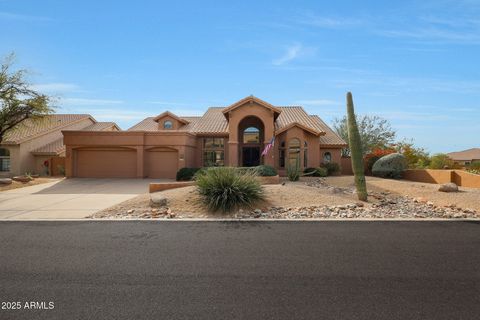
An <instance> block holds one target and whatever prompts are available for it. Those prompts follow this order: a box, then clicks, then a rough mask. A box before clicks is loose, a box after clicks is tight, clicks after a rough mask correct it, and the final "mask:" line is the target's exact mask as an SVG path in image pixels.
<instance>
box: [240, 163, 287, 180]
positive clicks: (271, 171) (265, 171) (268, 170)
mask: <svg viewBox="0 0 480 320" xmlns="http://www.w3.org/2000/svg"><path fill="white" fill-rule="evenodd" d="M236 169H237V170H238V171H239V172H240V173H254V174H256V175H258V176H260V177H273V176H276V175H277V174H278V173H277V170H275V168H274V167H272V166H269V165H260V166H256V167H238V168H236Z"/></svg>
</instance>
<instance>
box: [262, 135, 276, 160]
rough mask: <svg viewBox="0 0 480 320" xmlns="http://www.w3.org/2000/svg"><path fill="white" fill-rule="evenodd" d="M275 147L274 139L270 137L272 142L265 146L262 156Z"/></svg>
mask: <svg viewBox="0 0 480 320" xmlns="http://www.w3.org/2000/svg"><path fill="white" fill-rule="evenodd" d="M274 145H275V137H272V140H270V142H269V143H268V144H267V145H266V146H265V149H263V152H262V156H266V155H267V153H268V151H270V149H271V148H272V147H273V146H274Z"/></svg>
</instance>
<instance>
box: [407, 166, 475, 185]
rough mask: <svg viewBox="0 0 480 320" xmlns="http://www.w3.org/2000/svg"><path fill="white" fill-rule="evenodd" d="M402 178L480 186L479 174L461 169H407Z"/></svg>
mask: <svg viewBox="0 0 480 320" xmlns="http://www.w3.org/2000/svg"><path fill="white" fill-rule="evenodd" d="M403 178H404V179H406V180H411V181H417V182H425V183H437V184H442V183H448V182H454V183H456V184H457V185H459V186H462V187H468V188H480V175H478V174H473V173H469V172H466V171H462V170H441V169H438V170H434V169H417V170H407V171H405V173H404V176H403Z"/></svg>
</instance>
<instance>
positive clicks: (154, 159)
mask: <svg viewBox="0 0 480 320" xmlns="http://www.w3.org/2000/svg"><path fill="white" fill-rule="evenodd" d="M145 157H146V159H145V164H146V168H145V171H146V173H147V177H149V178H165V179H175V177H176V175H177V171H178V153H177V151H175V150H169V149H159V150H155V149H154V150H150V151H147V152H146V153H145Z"/></svg>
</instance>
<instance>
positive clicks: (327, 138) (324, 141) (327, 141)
mask: <svg viewBox="0 0 480 320" xmlns="http://www.w3.org/2000/svg"><path fill="white" fill-rule="evenodd" d="M310 117H311V118H312V119H313V120H314V121H316V122H317V123H318V125H319V126H321V127H322V128H323V131H324V132H325V135H323V136H320V146H322V145H325V146H339V147H346V146H347V143H346V142H345V141H343V139H342V138H340V136H339V135H338V134H337V133H336V132H335V131H333V130H332V129H331V128H330V127H329V126H328V125H327V124H326V123H325V122H323V120H322V119H320V117H319V116H317V115H310Z"/></svg>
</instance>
